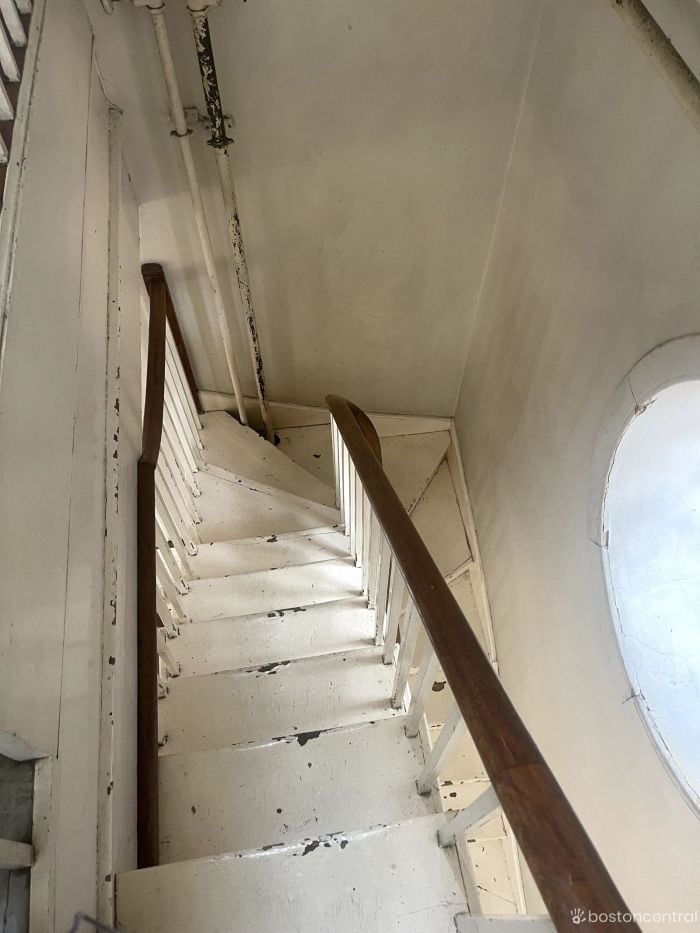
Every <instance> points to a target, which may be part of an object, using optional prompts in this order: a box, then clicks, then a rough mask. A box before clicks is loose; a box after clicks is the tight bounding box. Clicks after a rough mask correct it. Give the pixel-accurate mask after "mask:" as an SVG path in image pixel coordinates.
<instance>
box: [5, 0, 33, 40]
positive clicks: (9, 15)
mask: <svg viewBox="0 0 700 933" xmlns="http://www.w3.org/2000/svg"><path fill="white" fill-rule="evenodd" d="M0 13H2V18H3V19H4V20H5V26H7V31H8V32H9V34H10V39H12V44H13V45H15V46H17V47H18V48H24V46H25V45H26V44H27V36H26V34H25V32H24V26H23V25H22V20H21V19H20V18H19V13H18V12H17V7H16V6H15V4H14V0H0Z"/></svg>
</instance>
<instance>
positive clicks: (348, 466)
mask: <svg viewBox="0 0 700 933" xmlns="http://www.w3.org/2000/svg"><path fill="white" fill-rule="evenodd" d="M326 403H327V405H328V408H329V410H330V412H331V415H332V419H331V431H332V439H333V458H334V469H335V478H336V497H337V503H338V506H339V508H340V511H341V521H342V522H343V523H344V524H345V530H346V534H348V535H349V537H350V546H351V552H352V555H353V556H354V558H355V560H356V562H357V565H358V566H360V567H361V568H362V581H363V587H364V589H365V592H366V593H367V597H368V602H369V605H370V607H371V608H375V609H376V618H377V626H376V643H377V644H378V645H381V644H382V643H383V658H384V662H385V663H393V662H394V661H396V673H395V678H394V687H393V692H392V704H393V706H394V707H395V708H397V709H398V708H401V706H402V705H403V703H404V699H405V697H406V696H407V690H406V688H407V685H408V679H409V673H410V670H411V666H412V662H413V659H414V655H415V653H416V647H417V645H418V643H419V636H420V634H421V629H424V630H425V633H426V634H427V639H425V642H426V644H425V648H424V650H423V652H422V657H421V661H420V666H419V670H418V674H417V677H416V680H415V682H414V685H413V689H412V691H411V695H410V706H409V708H408V712H407V720H406V732H407V734H408V735H409V736H410V735H416V734H417V733H418V728H419V724H420V721H421V719H422V717H423V713H424V711H425V707H426V702H427V699H428V696H429V694H430V691H431V688H432V684H433V681H434V678H435V674H436V672H437V670H438V668H439V667H441V668H442V670H443V672H444V674H445V677H446V679H447V682H448V684H449V686H450V688H451V690H452V693H453V696H454V698H455V706H454V708H453V710H452V712H451V714H450V715H449V716H448V718H447V720H446V722H445V723H444V725H443V728H442V730H441V732H440V734H439V736H438V738H437V740H436V742H435V745H434V747H433V749H432V752H431V753H430V754H429V755H428V757H427V759H426V762H425V766H424V768H423V771H422V773H421V775H420V777H419V779H418V792H419V793H430V792H431V790H432V789H433V787H434V786H435V785H436V784H437V780H438V775H439V773H440V771H441V770H442V768H443V766H444V764H445V763H446V762H447V760H448V758H449V756H450V754H451V752H452V751H454V749H455V747H456V743H458V742H459V741H460V740H461V739H462V738H463V737H464V736H465V735H466V733H467V731H468V732H469V733H470V734H471V737H472V740H473V742H474V744H475V746H476V749H477V751H478V753H479V755H480V757H481V760H482V762H483V764H484V767H485V769H486V772H487V774H488V776H489V778H490V781H491V787H490V788H489V790H487V791H485V793H484V794H482V795H481V796H480V797H479V798H477V800H476V801H475V802H474V803H473V804H471V805H470V806H469V807H467V808H466V809H464V810H462V811H459V812H457V814H456V815H455V816H453V817H452V818H451V820H450V821H449V822H446V824H445V826H444V827H443V829H442V830H441V831H440V833H439V838H438V841H439V843H440V845H442V846H448V845H454V844H456V843H457V841H458V838H459V836H460V834H461V835H463V834H464V833H465V832H466V831H467V830H468V829H473V828H474V827H476V826H477V825H479V824H480V823H482V822H483V821H484V820H485V819H487V818H489V817H490V816H491V815H493V813H494V811H495V810H496V809H497V808H498V809H502V811H503V813H504V815H505V816H506V818H507V820H508V822H509V823H510V826H511V828H512V829H513V832H514V834H515V837H516V839H517V840H518V843H519V845H520V848H521V850H522V852H523V855H524V856H525V859H526V860H527V863H528V866H529V868H530V871H531V872H532V875H533V877H534V880H535V882H536V884H537V886H538V888H539V891H540V894H541V895H542V899H543V900H544V902H545V904H546V906H547V909H548V910H549V913H550V916H551V918H552V921H553V922H554V924H555V926H556V928H557V930H560V931H563V930H574V929H576V930H598V931H600V930H601V928H602V929H608V928H611V927H612V926H613V925H614V928H615V929H618V930H619V929H624V930H628V931H629V930H638V929H639V928H638V926H637V924H636V923H635V922H634V919H633V917H632V915H631V913H630V911H629V909H628V907H627V905H626V904H625V902H624V900H623V899H622V896H621V895H620V893H619V891H618V890H617V888H616V886H615V884H614V882H613V880H612V878H611V877H610V875H609V873H608V871H607V869H606V868H605V865H604V864H603V862H602V860H601V858H600V856H599V855H598V853H597V851H596V849H595V848H594V846H593V844H592V842H591V840H590V839H589V837H588V835H587V833H586V831H585V829H584V828H583V826H582V824H581V822H580V821H579V819H578V817H577V816H576V814H575V813H574V810H573V808H572V806H571V804H570V803H569V801H568V800H567V798H566V796H565V795H564V793H563V791H562V789H561V787H560V786H559V784H558V783H557V781H556V779H555V777H554V775H553V774H552V771H551V770H550V768H549V766H548V765H547V763H546V761H545V760H544V758H543V756H542V754H541V753H540V751H539V749H538V747H537V745H536V744H535V742H534V740H533V738H532V737H531V735H530V733H529V732H528V730H527V729H526V727H525V725H524V723H523V722H522V720H521V719H520V717H519V715H518V713H517V712H516V710H515V708H514V706H513V704H512V703H511V701H510V699H509V698H508V695H507V694H506V692H505V690H504V688H503V685H502V684H501V682H500V680H499V679H498V676H497V674H496V672H495V671H494V669H493V667H492V666H491V663H490V662H489V660H488V658H487V657H486V655H485V654H484V652H483V651H482V649H481V646H480V644H479V641H478V639H477V637H476V635H475V634H474V631H473V630H472V628H471V626H470V625H469V623H468V621H467V619H466V618H465V616H464V614H463V613H462V611H461V609H460V608H459V605H458V604H457V602H456V600H455V598H454V596H453V595H452V593H451V591H450V589H449V587H448V586H447V584H446V582H445V580H444V578H443V576H442V574H441V572H440V570H439V569H438V567H437V566H436V564H435V562H434V560H433V559H432V557H431V556H430V553H429V552H428V549H427V548H426V546H425V544H424V543H423V541H422V539H421V537H420V535H419V534H418V532H417V531H416V529H415V526H414V525H413V522H412V521H411V519H410V518H409V516H408V513H407V512H406V510H405V509H404V507H403V505H402V504H401V502H400V500H399V498H398V496H397V494H396V492H395V491H394V488H393V487H392V485H391V483H390V481H389V479H388V478H387V476H386V474H385V473H384V470H383V468H382V465H381V458H380V454H379V453H378V451H379V447H380V445H379V438H378V436H377V433H376V431H375V430H374V427H373V426H372V423H371V421H370V420H369V418H367V416H366V415H365V414H364V413H363V412H362V411H361V410H360V409H359V408H358V407H357V406H355V405H353V404H352V403H351V402H348V401H347V400H346V399H343V398H340V397H339V396H336V395H329V396H328V397H327V398H326ZM399 628H400V630H401V639H400V646H398V647H397V638H398V632H399ZM466 880H467V879H465V881H466ZM471 883H472V886H473V889H474V890H473V892H471V893H474V892H475V891H476V885H475V883H474V882H473V878H472V879H471ZM469 886H470V885H469V883H467V887H468V888H469ZM467 895H468V897H469V895H470V892H469V890H468V891H467ZM470 901H471V898H470ZM470 906H474V905H470ZM477 910H478V899H477V901H476V910H474V912H477ZM609 916H614V918H615V919H613V920H612V921H611V922H610V923H607V922H606V920H605V919H602V920H601V918H608V917H609Z"/></svg>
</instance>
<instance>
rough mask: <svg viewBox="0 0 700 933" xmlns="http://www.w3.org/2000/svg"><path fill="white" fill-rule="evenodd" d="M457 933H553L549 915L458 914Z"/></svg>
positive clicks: (456, 918) (456, 921)
mask: <svg viewBox="0 0 700 933" xmlns="http://www.w3.org/2000/svg"><path fill="white" fill-rule="evenodd" d="M455 927H456V931H457V933H555V929H554V924H553V923H552V921H551V920H550V919H549V917H524V916H520V917H486V916H483V917H480V916H473V915H472V914H458V915H457V916H456V917H455Z"/></svg>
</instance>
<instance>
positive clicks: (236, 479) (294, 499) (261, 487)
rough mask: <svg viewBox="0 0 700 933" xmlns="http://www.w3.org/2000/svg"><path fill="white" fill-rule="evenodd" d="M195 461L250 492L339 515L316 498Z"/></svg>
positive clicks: (208, 471)
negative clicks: (298, 494)
mask: <svg viewBox="0 0 700 933" xmlns="http://www.w3.org/2000/svg"><path fill="white" fill-rule="evenodd" d="M196 463H197V467H198V469H199V470H200V471H201V472H202V473H208V474H209V475H210V476H213V477H214V478H215V479H220V480H223V481H224V482H226V483H230V484H231V485H232V486H245V488H246V489H250V490H251V492H259V493H262V494H263V495H265V496H272V497H273V498H274V499H281V500H282V502H290V503H291V504H292V505H296V506H299V507H300V508H306V509H308V508H311V509H314V511H316V510H318V509H326V511H328V512H329V513H331V514H332V515H334V516H335V515H338V516H339V515H340V512H339V511H338V509H336V508H334V507H333V506H332V505H324V503H322V502H317V501H316V499H307V498H306V497H305V496H297V495H295V494H294V493H292V492H285V490H283V489H278V488H277V487H276V486H268V485H266V484H265V483H260V482H258V481H257V480H254V479H251V478H250V477H249V476H244V475H243V474H239V473H231V472H230V471H229V470H225V469H224V468H223V467H218V466H214V464H213V463H205V462H204V461H203V460H197V461H196ZM336 530H338V529H336Z"/></svg>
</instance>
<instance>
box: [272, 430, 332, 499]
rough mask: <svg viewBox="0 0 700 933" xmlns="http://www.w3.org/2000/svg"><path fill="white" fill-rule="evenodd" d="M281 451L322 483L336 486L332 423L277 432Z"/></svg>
mask: <svg viewBox="0 0 700 933" xmlns="http://www.w3.org/2000/svg"><path fill="white" fill-rule="evenodd" d="M277 434H278V436H279V439H280V446H279V449H280V450H281V451H282V452H283V453H284V454H285V455H286V456H287V457H288V458H289V459H290V460H293V461H294V463H296V464H298V465H299V466H300V467H303V468H304V469H305V470H306V472H307V473H310V474H311V475H313V476H316V477H317V478H318V480H319V481H320V482H323V483H327V484H328V485H329V486H330V485H331V484H333V485H335V477H334V475H333V444H332V441H331V433H330V423H328V424H322V425H307V426H305V427H295V428H284V429H281V430H279V431H278V432H277Z"/></svg>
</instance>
